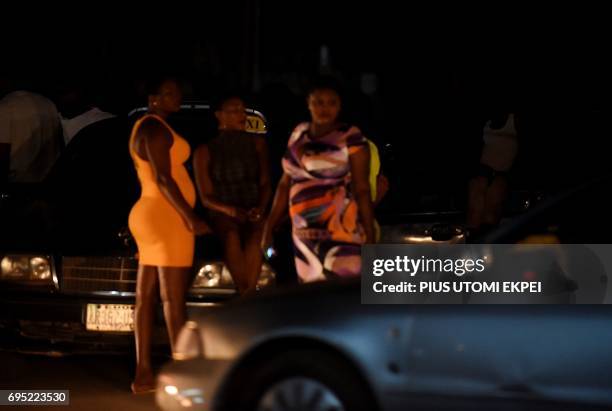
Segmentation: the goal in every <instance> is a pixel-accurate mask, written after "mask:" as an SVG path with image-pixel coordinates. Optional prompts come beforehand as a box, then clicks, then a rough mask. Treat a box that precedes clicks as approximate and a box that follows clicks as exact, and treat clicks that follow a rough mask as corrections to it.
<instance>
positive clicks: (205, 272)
mask: <svg viewBox="0 0 612 411" xmlns="http://www.w3.org/2000/svg"><path fill="white" fill-rule="evenodd" d="M191 287H192V288H233V287H234V281H233V280H232V276H231V274H230V272H229V270H228V269H227V268H226V267H225V265H224V264H223V263H204V264H202V265H201V266H200V269H199V270H198V272H197V274H196V276H195V279H194V280H193V284H192V285H191Z"/></svg>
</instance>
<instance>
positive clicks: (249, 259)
mask: <svg viewBox="0 0 612 411" xmlns="http://www.w3.org/2000/svg"><path fill="white" fill-rule="evenodd" d="M262 235H263V225H262V224H252V225H251V224H249V225H248V226H247V228H246V230H245V235H244V237H245V241H244V242H245V244H244V254H245V261H246V264H245V274H246V286H247V292H252V291H255V290H256V287H257V280H258V279H259V274H260V273H261V262H262V260H263V256H262V252H261V249H260V246H261V237H262Z"/></svg>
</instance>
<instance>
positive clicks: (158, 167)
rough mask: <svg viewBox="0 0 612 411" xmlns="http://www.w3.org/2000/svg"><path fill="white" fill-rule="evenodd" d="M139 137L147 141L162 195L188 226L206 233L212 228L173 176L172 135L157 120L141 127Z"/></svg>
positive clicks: (146, 148) (193, 230)
mask: <svg viewBox="0 0 612 411" xmlns="http://www.w3.org/2000/svg"><path fill="white" fill-rule="evenodd" d="M138 133H139V134H140V136H139V137H141V139H142V140H141V141H144V143H145V150H144V151H145V152H146V157H147V160H148V161H149V164H150V165H151V169H152V170H153V175H154V178H155V182H156V183H157V186H158V187H159V190H160V191H161V193H162V195H163V196H164V197H165V198H166V199H167V200H168V201H169V202H170V204H172V206H173V207H174V208H175V209H176V210H177V211H178V213H179V214H180V216H181V217H182V219H183V221H184V222H185V225H186V226H187V228H188V229H189V230H190V231H192V232H193V233H194V234H206V233H208V232H210V228H209V227H208V225H207V224H206V222H204V220H202V219H200V218H199V217H198V216H197V215H196V214H195V213H194V212H193V209H192V208H191V206H190V205H189V204H188V203H187V201H186V200H185V197H183V194H182V193H181V191H180V189H179V187H178V185H177V184H176V181H174V178H172V172H171V170H172V167H171V164H170V148H171V147H172V142H173V140H172V136H171V135H170V132H169V131H168V129H167V128H166V127H164V126H163V125H161V124H160V123H159V122H157V121H147V122H145V124H143V126H142V127H141V128H140V130H139V132H138Z"/></svg>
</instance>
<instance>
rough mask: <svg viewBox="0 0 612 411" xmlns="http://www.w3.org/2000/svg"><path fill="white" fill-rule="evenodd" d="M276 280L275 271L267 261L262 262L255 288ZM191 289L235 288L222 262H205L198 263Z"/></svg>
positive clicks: (265, 285)
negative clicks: (198, 266)
mask: <svg viewBox="0 0 612 411" xmlns="http://www.w3.org/2000/svg"><path fill="white" fill-rule="evenodd" d="M275 281H276V273H275V272H274V270H272V267H270V265H269V264H268V263H265V262H264V263H263V264H262V266H261V274H260V275H259V279H258V281H257V288H258V289H261V288H265V287H268V286H269V285H272V284H274V283H275ZM191 288H192V289H210V288H235V285H234V280H233V279H232V275H231V273H230V272H229V270H228V269H227V267H226V266H225V264H223V263H219V262H215V263H211V262H206V263H203V264H201V265H200V268H199V269H198V272H197V273H196V276H195V278H194V280H193V283H192V284H191Z"/></svg>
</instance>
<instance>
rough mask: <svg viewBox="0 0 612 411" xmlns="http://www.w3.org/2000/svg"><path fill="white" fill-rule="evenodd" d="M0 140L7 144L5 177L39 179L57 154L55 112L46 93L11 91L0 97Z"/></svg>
mask: <svg viewBox="0 0 612 411" xmlns="http://www.w3.org/2000/svg"><path fill="white" fill-rule="evenodd" d="M0 143H4V144H10V146H11V153H10V172H9V181H13V182H36V181H41V180H42V179H43V178H44V177H45V176H46V175H47V172H48V171H49V169H50V168H51V166H53V163H54V162H55V160H56V159H57V157H58V156H59V154H60V152H61V149H62V146H61V136H60V121H59V113H58V112H57V109H56V108H55V104H53V102H52V101H51V100H49V99H48V98H46V97H43V96H41V95H39V94H36V93H31V92H28V91H15V92H13V93H10V94H7V95H6V96H5V97H4V98H3V99H2V100H0Z"/></svg>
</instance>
